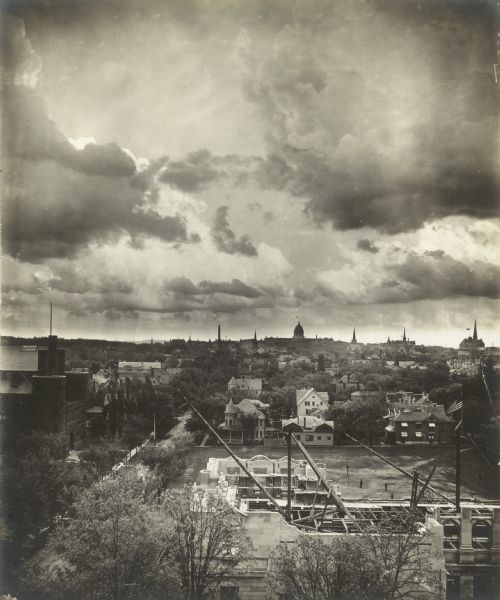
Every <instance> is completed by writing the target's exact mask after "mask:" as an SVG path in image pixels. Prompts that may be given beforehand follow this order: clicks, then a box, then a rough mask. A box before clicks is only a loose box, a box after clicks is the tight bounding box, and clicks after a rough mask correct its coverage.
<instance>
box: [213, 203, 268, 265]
mask: <svg viewBox="0 0 500 600" xmlns="http://www.w3.org/2000/svg"><path fill="white" fill-rule="evenodd" d="M228 212H229V207H228V206H219V207H218V208H217V210H216V211H215V218H214V221H213V223H212V227H211V229H210V233H211V235H212V239H213V241H214V243H215V245H216V247H217V249H218V250H220V251H221V252H225V253H226V254H243V255H245V256H257V248H256V247H255V246H254V245H253V244H252V242H251V241H250V238H249V237H248V236H247V235H242V236H241V237H240V238H237V237H236V235H235V234H234V231H233V230H232V229H231V228H230V227H229V223H228V221H227V215H228Z"/></svg>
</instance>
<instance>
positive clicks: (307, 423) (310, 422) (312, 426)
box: [281, 415, 333, 431]
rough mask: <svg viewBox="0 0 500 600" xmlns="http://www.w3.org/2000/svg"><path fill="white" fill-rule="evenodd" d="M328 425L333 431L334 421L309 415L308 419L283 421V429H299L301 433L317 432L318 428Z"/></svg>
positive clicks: (296, 418) (299, 418)
mask: <svg viewBox="0 0 500 600" xmlns="http://www.w3.org/2000/svg"><path fill="white" fill-rule="evenodd" d="M325 425H327V426H328V427H330V428H331V429H332V431H333V421H325V420H324V419H320V418H319V417H315V416H314V415H307V416H306V417H295V418H293V419H282V421H281V427H282V429H288V428H290V429H295V428H299V429H300V430H301V431H306V430H308V431H316V429H318V427H322V426H325ZM294 426H295V427H294Z"/></svg>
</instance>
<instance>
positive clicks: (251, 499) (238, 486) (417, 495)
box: [193, 408, 500, 600]
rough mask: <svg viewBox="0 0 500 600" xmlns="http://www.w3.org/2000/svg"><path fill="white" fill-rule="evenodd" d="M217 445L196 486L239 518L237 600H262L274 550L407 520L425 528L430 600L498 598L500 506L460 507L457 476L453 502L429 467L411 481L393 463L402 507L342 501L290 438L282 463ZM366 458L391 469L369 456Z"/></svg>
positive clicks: (465, 503) (392, 502)
mask: <svg viewBox="0 0 500 600" xmlns="http://www.w3.org/2000/svg"><path fill="white" fill-rule="evenodd" d="M193 410H195V411H196V412H197V413H198V411H197V410H196V409H195V408H193ZM198 415H199V416H200V417H201V418H202V419H203V417H202V415H200V414H199V413H198ZM203 420H204V419H203ZM205 422H206V421H205ZM206 424H207V425H208V426H209V428H210V429H211V430H212V432H213V433H214V434H215V435H216V437H219V436H218V435H217V433H216V432H215V431H213V429H212V427H211V426H210V425H209V424H208V423H207V422H206ZM352 439H353V440H354V438H352ZM219 441H220V442H221V443H222V444H223V446H224V447H225V448H226V450H227V452H228V454H229V457H228V458H224V459H220V458H219V459H214V458H212V459H210V460H209V461H208V464H207V468H206V469H203V470H202V471H201V472H200V478H199V480H200V484H201V485H203V486H205V487H208V488H211V487H212V488H216V489H218V490H219V493H222V494H224V495H225V496H226V497H227V498H228V500H229V501H230V502H231V503H232V504H233V506H234V507H235V509H236V510H238V511H239V512H240V514H241V515H242V517H243V523H244V525H245V529H246V531H247V533H248V535H249V536H250V539H251V540H252V544H253V547H254V557H253V558H252V561H251V565H250V566H249V565H245V567H244V568H243V569H242V570H240V571H238V572H237V573H235V574H234V576H235V581H236V582H237V587H238V590H237V591H238V595H239V597H240V598H241V599H242V600H245V599H247V598H248V599H257V598H262V599H264V598H267V597H268V590H267V584H266V579H267V573H268V569H269V558H270V555H271V553H272V551H273V549H274V548H276V546H277V545H279V544H281V543H293V542H294V541H296V540H297V539H298V537H299V536H300V535H315V536H316V535H318V536H322V537H324V538H325V539H329V538H333V537H335V536H339V535H357V534H363V533H364V532H367V531H368V532H369V531H375V530H376V528H377V526H378V525H379V524H380V523H381V522H382V521H384V522H387V520H388V519H389V520H391V519H393V520H394V522H400V523H401V522H403V523H404V521H405V515H408V514H409V513H410V512H411V513H412V514H414V515H415V514H417V515H419V516H420V517H421V518H418V521H419V522H420V524H421V527H423V528H425V532H426V543H425V547H423V549H422V551H423V552H428V553H429V555H428V556H429V559H430V564H431V569H432V576H433V579H434V582H435V589H434V590H433V591H434V592H435V593H436V594H437V595H438V596H437V597H442V598H447V599H448V600H493V599H494V598H497V597H498V596H497V592H496V590H498V589H500V502H498V503H495V502H490V503H483V502H481V501H478V500H470V501H465V500H463V499H461V498H460V472H459V471H460V470H459V468H458V471H457V489H456V496H455V498H454V499H451V498H448V496H446V495H445V494H444V493H443V492H441V491H440V490H437V489H435V488H434V487H432V485H431V483H430V482H431V479H432V475H433V473H434V470H435V467H434V468H433V470H432V471H431V473H430V474H429V475H428V476H427V478H426V479H425V480H424V479H421V478H420V477H419V475H418V473H416V472H414V473H408V472H406V471H404V470H403V469H401V468H400V467H398V466H397V465H395V464H393V463H391V464H392V466H394V468H396V469H398V470H399V471H401V472H402V473H403V474H404V475H405V476H407V477H408V478H409V483H410V481H411V493H410V495H409V497H408V499H403V500H394V499H392V500H386V501H370V500H368V499H367V498H366V497H363V498H359V499H343V498H342V497H341V495H340V493H339V490H338V488H336V487H335V486H334V485H332V484H331V482H330V481H328V480H327V479H326V469H325V465H323V464H316V463H315V461H314V460H313V459H312V458H311V456H310V455H309V453H308V452H307V450H306V449H305V447H304V446H303V445H302V444H301V442H300V441H298V440H296V439H295V438H294V436H293V434H292V433H289V434H287V442H288V453H287V456H285V457H283V458H281V459H269V458H267V457H266V456H263V455H258V456H255V457H253V458H252V459H240V458H239V457H238V456H237V455H236V454H234V452H233V451H232V450H231V448H230V447H229V446H227V445H226V444H225V443H224V442H223V441H222V440H220V439H219ZM354 441H357V440H354ZM292 443H293V444H295V445H296V446H297V447H298V448H299V450H300V451H301V453H302V455H303V457H304V458H303V459H301V460H296V459H293V458H292V456H291V446H292ZM367 450H369V451H370V452H372V453H374V454H375V455H377V456H379V458H381V459H382V460H385V461H386V462H390V461H389V460H388V459H387V458H386V457H384V456H382V455H379V454H378V453H377V452H375V451H374V450H372V449H370V448H367ZM458 453H459V448H458V452H457V454H458ZM401 533H402V534H403V533H406V534H407V533H408V531H406V532H403V531H402V532H401ZM410 533H411V532H410Z"/></svg>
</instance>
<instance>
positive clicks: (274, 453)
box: [175, 446, 500, 500]
mask: <svg viewBox="0 0 500 600" xmlns="http://www.w3.org/2000/svg"><path fill="white" fill-rule="evenodd" d="M232 449H233V451H234V452H235V453H236V454H237V455H238V456H239V457H241V458H251V457H252V456H255V455H257V454H263V455H265V456H268V457H269V458H281V457H282V456H285V455H286V448H270V447H263V446H232ZM374 449H375V450H376V451H377V452H379V453H380V454H383V455H384V456H386V457H387V458H389V459H390V460H392V461H393V462H394V463H395V464H397V465H398V466H399V467H401V468H403V469H405V470H406V471H410V472H411V471H414V470H416V471H418V473H419V477H420V478H421V479H425V478H426V477H427V475H428V474H429V473H430V471H431V469H432V465H433V462H434V460H435V461H436V464H437V469H436V472H435V473H434V476H433V478H432V480H431V486H433V487H434V488H436V489H438V490H439V491H441V492H443V493H444V494H446V495H447V496H448V497H450V498H454V495H455V448H454V447H452V446H445V447H436V446H434V447H425V446H404V447H402V446H391V447H389V446H385V447H384V446H382V447H380V446H377V447H375V448H374ZM308 452H309V454H310V455H311V456H312V458H313V459H314V460H315V461H316V462H317V463H324V464H326V468H327V477H328V479H329V480H330V481H331V482H332V483H335V484H337V485H339V486H340V491H341V494H342V496H343V497H344V498H361V497H362V496H363V495H366V496H368V498H369V499H373V500H375V499H379V500H383V499H390V498H391V494H392V495H393V497H394V498H395V499H400V498H409V496H410V492H411V480H410V479H409V478H407V477H405V476H404V475H403V474H401V473H400V472H399V471H397V470H396V469H394V468H393V467H392V466H390V465H389V464H387V463H385V462H383V461H382V460H381V459H380V458H378V457H376V456H374V455H372V454H370V453H369V452H368V451H367V450H365V449H363V448H360V447H359V446H342V447H334V448H308ZM211 456H215V457H224V456H227V452H226V451H225V450H224V448H222V447H220V446H219V447H215V448H214V447H205V448H193V450H192V451H191V452H190V454H189V464H188V466H187V468H186V471H185V473H184V475H183V476H182V477H181V478H180V479H179V480H178V481H176V482H175V484H176V485H179V484H183V483H192V482H194V481H196V482H198V481H199V472H200V469H204V468H206V464H207V461H208V459H209V457H211ZM293 456H294V458H303V457H302V454H301V453H300V451H299V449H298V448H294V449H293ZM347 467H348V468H347ZM461 479H462V487H461V490H462V493H461V495H462V498H463V499H466V498H472V497H475V498H477V499H484V500H495V499H500V488H499V486H498V483H496V482H495V480H494V478H493V477H492V474H491V472H490V471H489V470H488V469H487V467H486V466H485V465H484V463H483V462H482V460H481V458H480V457H479V456H478V455H477V453H476V452H475V450H473V449H472V448H464V449H462V452H461ZM385 484H387V491H386V489H385Z"/></svg>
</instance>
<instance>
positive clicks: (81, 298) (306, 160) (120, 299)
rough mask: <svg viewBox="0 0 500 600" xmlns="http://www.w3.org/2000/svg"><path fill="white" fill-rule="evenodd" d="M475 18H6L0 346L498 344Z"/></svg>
mask: <svg viewBox="0 0 500 600" xmlns="http://www.w3.org/2000/svg"><path fill="white" fill-rule="evenodd" d="M493 5H494V2H493V1H491V2H489V1H487V0H484V1H481V0H476V1H475V2H471V1H470V0H420V1H416V0H415V1H414V0H338V1H335V2H332V1H331V0H220V1H215V0H211V1H210V0H24V1H21V0H13V1H8V0H4V1H3V3H2V6H3V10H4V14H3V15H2V21H1V26H2V29H3V36H2V39H3V48H2V53H1V54H2V59H3V65H2V70H1V81H2V88H3V91H2V95H3V111H4V119H3V122H4V123H3V126H4V156H5V160H4V191H5V194H4V196H5V198H4V203H3V211H2V244H3V252H2V255H3V260H2V313H3V331H4V333H7V334H19V335H27V334H44V333H46V331H47V322H48V306H49V302H50V301H52V302H53V303H54V311H55V324H56V331H57V332H58V333H59V334H60V335H63V336H84V337H107V338H115V339H146V338H149V337H151V336H154V337H155V338H157V339H164V338H167V339H168V338H170V337H179V336H181V337H187V336H188V335H191V336H192V337H193V338H208V337H213V336H214V333H215V330H216V323H217V322H218V321H220V322H221V323H222V326H223V333H224V335H226V336H228V337H232V338H240V337H249V336H251V335H253V331H254V329H255V328H257V333H258V335H259V336H264V335H290V333H291V330H292V328H293V326H294V322H295V320H296V317H299V318H300V320H301V321H302V323H303V324H304V327H305V330H306V335H311V336H313V335H315V334H318V335H319V336H323V335H325V336H326V335H327V336H333V337H335V338H336V339H339V338H347V337H348V336H349V334H350V332H351V331H352V327H353V326H356V328H357V331H358V338H359V339H360V340H361V341H367V340H370V341H375V340H378V339H384V338H385V337H387V335H390V336H391V337H394V338H395V337H397V336H399V335H401V332H402V328H403V326H406V328H407V331H408V332H409V333H410V336H411V337H412V338H415V339H416V340H417V342H420V343H447V344H450V345H456V344H458V342H459V341H460V339H461V338H462V337H463V335H464V334H465V328H466V327H470V326H471V325H472V323H473V321H474V319H475V318H477V320H478V323H479V328H480V329H479V333H480V334H482V336H483V338H484V339H485V341H486V342H487V343H488V344H491V343H497V344H498V343H500V313H499V305H500V303H499V298H500V285H499V284H500V260H499V258H500V256H499V253H500V251H499V244H498V241H499V239H500V235H499V234H500V219H499V212H498V208H499V205H498V198H499V196H498V192H499V179H500V174H499V173H500V170H499V152H498V148H497V143H498V133H499V132H498V127H497V125H498V124H497V103H498V85H497V84H496V83H495V74H494V69H493V64H494V63H495V61H496V39H497V37H496V36H497V33H496V26H495V15H494V13H493Z"/></svg>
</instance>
